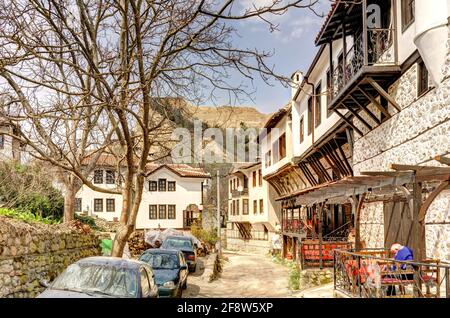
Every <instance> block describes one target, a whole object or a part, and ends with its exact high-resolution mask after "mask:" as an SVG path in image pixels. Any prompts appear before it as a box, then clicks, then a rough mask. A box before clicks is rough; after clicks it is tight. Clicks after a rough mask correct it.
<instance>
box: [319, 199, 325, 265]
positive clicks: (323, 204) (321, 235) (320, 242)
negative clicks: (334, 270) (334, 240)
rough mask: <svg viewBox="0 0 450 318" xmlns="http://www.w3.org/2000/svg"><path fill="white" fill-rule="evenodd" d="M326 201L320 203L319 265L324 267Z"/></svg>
mask: <svg viewBox="0 0 450 318" xmlns="http://www.w3.org/2000/svg"><path fill="white" fill-rule="evenodd" d="M325 204H326V203H321V204H320V205H319V265H320V266H319V267H320V269H321V270H322V269H323V231H322V221H323V209H324V207H325Z"/></svg>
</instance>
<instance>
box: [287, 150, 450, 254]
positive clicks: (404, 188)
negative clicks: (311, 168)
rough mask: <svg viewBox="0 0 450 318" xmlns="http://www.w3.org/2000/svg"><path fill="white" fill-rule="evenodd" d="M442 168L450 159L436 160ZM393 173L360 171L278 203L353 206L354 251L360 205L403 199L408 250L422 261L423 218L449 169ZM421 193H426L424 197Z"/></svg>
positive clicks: (395, 169) (449, 180) (408, 168)
mask: <svg viewBox="0 0 450 318" xmlns="http://www.w3.org/2000/svg"><path fill="white" fill-rule="evenodd" d="M436 160H437V161H439V162H440V163H441V164H442V165H450V159H448V158H442V157H438V158H436ZM390 168H391V170H392V171H380V172H376V171H375V172H363V173H362V174H361V176H355V177H347V178H344V179H342V180H339V181H335V182H330V183H327V184H323V185H321V186H318V187H314V188H310V189H307V190H302V191H300V192H297V193H293V194H291V195H289V196H286V197H283V198H279V200H287V199H293V198H294V197H295V200H296V204H298V205H304V206H313V205H318V206H323V205H324V204H344V203H351V204H352V212H353V215H354V218H355V232H356V249H359V248H360V247H361V233H360V212H361V209H362V207H363V203H364V202H366V201H370V202H380V201H381V202H382V201H384V202H386V201H393V200H394V199H395V198H402V200H404V201H405V202H406V203H407V204H408V207H409V211H410V213H411V219H412V233H411V237H412V238H413V240H412V242H411V248H412V249H413V250H414V255H415V258H416V260H418V261H420V260H422V259H424V258H425V255H426V252H425V217H426V215H427V212H428V209H429V208H430V206H431V204H432V203H433V201H434V200H435V199H436V198H437V197H438V196H439V194H441V193H442V192H443V191H444V190H446V189H448V188H449V186H450V167H442V166H441V167H435V166H420V165H399V164H393V165H391V166H390ZM424 194H427V195H426V196H424Z"/></svg>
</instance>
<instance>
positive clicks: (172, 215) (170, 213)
mask: <svg viewBox="0 0 450 318" xmlns="http://www.w3.org/2000/svg"><path fill="white" fill-rule="evenodd" d="M176 211H177V207H176V205H168V206H167V217H168V219H169V220H175V219H176Z"/></svg>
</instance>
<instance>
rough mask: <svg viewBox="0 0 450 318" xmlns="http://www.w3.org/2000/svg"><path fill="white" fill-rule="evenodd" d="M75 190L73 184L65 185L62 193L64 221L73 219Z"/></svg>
mask: <svg viewBox="0 0 450 318" xmlns="http://www.w3.org/2000/svg"><path fill="white" fill-rule="evenodd" d="M76 194H77V191H76V190H75V187H74V185H73V184H68V185H66V191H65V193H64V223H69V222H71V221H73V220H74V219H75V196H76Z"/></svg>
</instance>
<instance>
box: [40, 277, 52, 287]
mask: <svg viewBox="0 0 450 318" xmlns="http://www.w3.org/2000/svg"><path fill="white" fill-rule="evenodd" d="M39 284H41V286H42V287H45V288H49V287H50V282H49V281H48V280H46V279H41V280H40V281H39Z"/></svg>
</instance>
